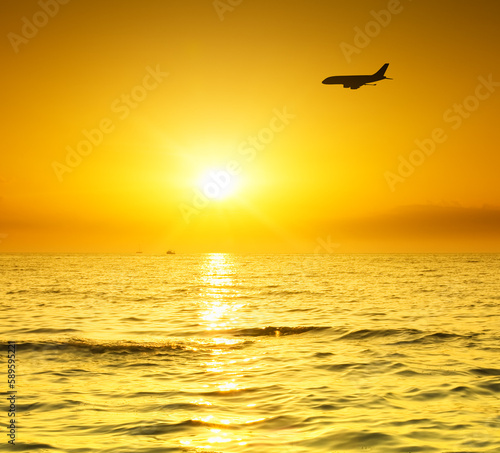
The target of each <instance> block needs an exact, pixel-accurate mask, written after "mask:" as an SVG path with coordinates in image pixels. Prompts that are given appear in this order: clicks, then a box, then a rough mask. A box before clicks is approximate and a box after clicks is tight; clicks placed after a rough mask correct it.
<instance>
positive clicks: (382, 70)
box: [373, 63, 389, 77]
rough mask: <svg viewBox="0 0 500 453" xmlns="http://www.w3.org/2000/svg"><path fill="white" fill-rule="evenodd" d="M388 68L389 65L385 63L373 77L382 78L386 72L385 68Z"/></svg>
mask: <svg viewBox="0 0 500 453" xmlns="http://www.w3.org/2000/svg"><path fill="white" fill-rule="evenodd" d="M388 67H389V63H386V64H385V65H384V66H382V67H381V68H380V69H379V70H378V71H377V72H376V73H375V74H373V75H374V76H378V77H383V76H384V74H385V71H387V68H388Z"/></svg>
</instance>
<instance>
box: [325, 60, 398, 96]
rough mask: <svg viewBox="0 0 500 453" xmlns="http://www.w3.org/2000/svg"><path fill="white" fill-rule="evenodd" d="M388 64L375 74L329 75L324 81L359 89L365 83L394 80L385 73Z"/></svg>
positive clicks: (328, 83)
mask: <svg viewBox="0 0 500 453" xmlns="http://www.w3.org/2000/svg"><path fill="white" fill-rule="evenodd" d="M388 66H389V63H386V64H385V65H384V66H382V67H381V68H380V69H379V70H378V71H377V72H376V73H375V74H372V75H351V76H333V77H327V78H326V79H325V80H323V82H322V83H324V84H325V85H344V88H350V89H351V90H357V89H358V88H359V87H361V86H363V85H376V83H373V84H372V83H371V82H378V81H379V80H384V79H388V80H392V79H391V78H389V77H386V76H385V75H384V74H385V71H386V70H387V67H388Z"/></svg>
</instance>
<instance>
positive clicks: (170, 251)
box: [167, 250, 175, 255]
mask: <svg viewBox="0 0 500 453" xmlns="http://www.w3.org/2000/svg"><path fill="white" fill-rule="evenodd" d="M167 255H175V252H174V251H173V250H167Z"/></svg>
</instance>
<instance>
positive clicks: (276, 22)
mask: <svg viewBox="0 0 500 453" xmlns="http://www.w3.org/2000/svg"><path fill="white" fill-rule="evenodd" d="M231 3H232V4H233V5H235V6H231ZM0 8H1V11H0V27H1V30H2V36H3V39H2V41H1V45H0V46H1V47H0V52H1V56H2V61H3V71H2V74H1V76H0V77H1V78H2V82H3V83H2V86H3V91H4V96H3V97H4V102H3V105H4V109H3V117H2V121H1V123H0V124H1V137H2V141H3V144H2V160H1V166H0V251H7V252H13V251H23V252H124V253H128V252H130V253H135V252H136V251H137V250H141V251H143V252H144V253H164V252H165V250H167V249H169V248H173V249H175V250H176V251H177V252H178V253H192V252H193V253H195V252H279V253H287V252H305V253H313V252H318V251H319V252H323V253H326V252H330V251H334V252H462V251H466V252H467V251H471V252H473V251H486V252H500V235H499V231H500V184H499V183H498V181H499V176H498V169H499V168H500V153H499V151H498V143H499V138H500V137H499V135H500V128H498V127H497V120H498V111H499V106H500V60H499V59H498V43H500V31H499V29H498V17H499V13H500V4H499V3H498V2H496V1H477V2H471V1H465V0H463V1H462V0H443V1H439V2H436V1H431V0H418V1H411V0H401V1H400V2H398V1H397V0H390V1H387V0H384V1H363V2H337V1H307V2H306V1H291V0H287V1H285V0H272V1H269V0H266V1H264V0H251V1H250V0H243V1H241V2H239V4H238V2H237V1H234V0H233V1H232V2H229V1H228V0H221V1H216V2H214V1H212V0H190V1H187V0H183V1H181V0H175V1H173V0H145V1H140V2H139V1H134V0H131V1H126V2H124V1H118V0H106V1H102V0H101V1H97V0H85V1H82V0H64V1H63V0H58V1H57V2H56V0H40V1H38V2H37V1H27V0H23V1H19V0H4V1H3V2H2V3H1V5H0ZM382 10H383V11H382ZM45 11H46V12H45ZM381 11H382V12H381ZM377 20H378V22H377ZM37 24H38V25H37ZM361 33H363V34H361ZM366 33H368V35H367V34H366ZM386 62H387V63H390V65H389V69H388V71H387V74H386V75H387V76H388V77H392V78H393V79H394V80H388V81H382V82H380V83H378V84H377V86H376V87H371V86H365V87H361V88H360V89H358V90H349V89H344V88H342V87H340V86H325V85H322V84H321V81H322V80H323V79H324V78H325V77H328V76H332V75H341V74H367V73H373V72H375V71H376V70H378V69H379V68H380V67H381V66H382V65H383V64H384V63H386ZM419 146H420V148H419ZM226 183H227V187H222V186H226ZM200 194H202V195H200ZM209 197H213V198H209ZM334 244H338V247H337V246H336V245H334Z"/></svg>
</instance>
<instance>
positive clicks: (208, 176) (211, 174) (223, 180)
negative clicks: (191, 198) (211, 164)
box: [198, 169, 239, 200]
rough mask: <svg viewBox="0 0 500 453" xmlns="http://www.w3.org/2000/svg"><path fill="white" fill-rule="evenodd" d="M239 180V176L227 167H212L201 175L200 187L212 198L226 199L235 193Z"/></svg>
mask: <svg viewBox="0 0 500 453" xmlns="http://www.w3.org/2000/svg"><path fill="white" fill-rule="evenodd" d="M238 182H239V181H238V177H237V176H236V175H234V174H231V173H229V172H228V171H227V170H225V169H222V170H221V169H211V170H208V171H205V172H204V173H203V174H202V175H201V177H200V178H199V182H198V187H199V189H200V190H201V192H202V193H203V195H204V196H206V197H207V198H209V199H210V200H224V199H227V198H229V197H230V196H231V195H234V194H235V192H236V191H237V189H238V187H239V184H238Z"/></svg>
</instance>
